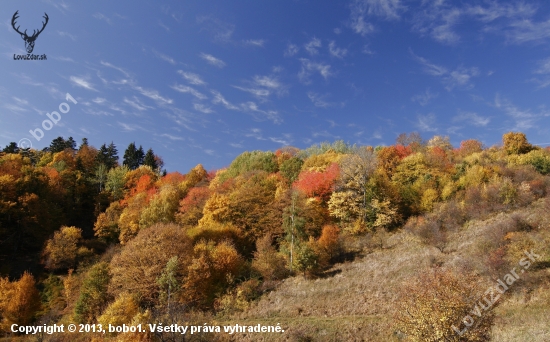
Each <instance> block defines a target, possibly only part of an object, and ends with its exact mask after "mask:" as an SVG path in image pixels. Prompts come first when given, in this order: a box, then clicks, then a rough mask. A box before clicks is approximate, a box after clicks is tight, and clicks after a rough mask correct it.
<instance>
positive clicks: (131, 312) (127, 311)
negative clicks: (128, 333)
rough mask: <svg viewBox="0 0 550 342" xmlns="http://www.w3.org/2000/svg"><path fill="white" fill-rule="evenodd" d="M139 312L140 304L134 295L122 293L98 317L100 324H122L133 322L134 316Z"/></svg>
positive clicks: (105, 325)
mask: <svg viewBox="0 0 550 342" xmlns="http://www.w3.org/2000/svg"><path fill="white" fill-rule="evenodd" d="M138 313H139V304H138V302H137V300H136V299H135V298H134V296H133V295H131V294H129V293H121V294H120V295H119V296H118V297H117V299H116V300H115V301H114V302H112V303H111V304H110V305H109V306H108V307H107V308H106V309H105V311H104V312H103V314H102V315H101V316H99V317H98V318H97V322H98V323H99V324H103V326H104V327H107V326H108V325H109V324H111V325H117V326H121V325H122V324H128V323H131V322H132V319H133V318H134V316H136V315H137V314H138Z"/></svg>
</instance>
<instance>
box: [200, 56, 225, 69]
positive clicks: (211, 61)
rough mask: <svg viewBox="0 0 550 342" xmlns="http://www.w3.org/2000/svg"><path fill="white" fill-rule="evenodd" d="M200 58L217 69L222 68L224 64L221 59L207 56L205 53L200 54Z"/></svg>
mask: <svg viewBox="0 0 550 342" xmlns="http://www.w3.org/2000/svg"><path fill="white" fill-rule="evenodd" d="M200 56H201V58H202V59H204V60H205V61H207V62H208V63H209V64H212V65H213V66H216V67H218V68H223V67H224V66H225V65H226V64H225V62H224V61H222V60H221V59H218V58H216V57H214V56H212V55H209V54H207V53H201V55H200Z"/></svg>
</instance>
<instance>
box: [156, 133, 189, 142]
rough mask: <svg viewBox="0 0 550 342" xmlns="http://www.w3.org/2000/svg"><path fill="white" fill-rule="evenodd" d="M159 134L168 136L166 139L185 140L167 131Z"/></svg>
mask: <svg viewBox="0 0 550 342" xmlns="http://www.w3.org/2000/svg"><path fill="white" fill-rule="evenodd" d="M160 136H161V137H164V138H168V139H170V140H173V141H178V140H185V139H183V138H182V137H178V136H176V135H171V134H168V133H164V134H161V135H160Z"/></svg>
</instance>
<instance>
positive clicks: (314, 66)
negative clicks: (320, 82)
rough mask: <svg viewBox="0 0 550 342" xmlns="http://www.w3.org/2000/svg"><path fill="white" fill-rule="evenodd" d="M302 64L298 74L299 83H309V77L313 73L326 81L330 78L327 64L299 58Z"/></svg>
mask: <svg viewBox="0 0 550 342" xmlns="http://www.w3.org/2000/svg"><path fill="white" fill-rule="evenodd" d="M300 61H301V62H302V69H301V71H300V73H299V74H298V77H299V78H300V81H302V82H303V83H306V84H307V83H310V80H309V77H310V76H311V74H312V73H313V72H318V73H319V74H320V75H321V76H323V78H324V79H325V80H326V79H327V78H328V77H329V76H332V72H331V71H330V65H329V64H323V63H317V62H312V61H310V60H309V59H306V58H300Z"/></svg>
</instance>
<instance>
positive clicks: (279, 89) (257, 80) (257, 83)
mask: <svg viewBox="0 0 550 342" xmlns="http://www.w3.org/2000/svg"><path fill="white" fill-rule="evenodd" d="M246 83H248V84H249V85H250V86H249V87H241V86H233V87H235V88H237V89H239V90H242V91H246V92H248V93H250V94H252V95H254V96H256V97H259V98H263V99H265V98H267V97H268V96H270V95H271V94H272V93H277V94H278V95H283V94H284V93H286V87H285V86H284V85H283V84H282V83H281V82H280V81H279V80H278V78H277V77H276V76H260V75H255V76H254V77H253V78H252V81H246Z"/></svg>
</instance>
